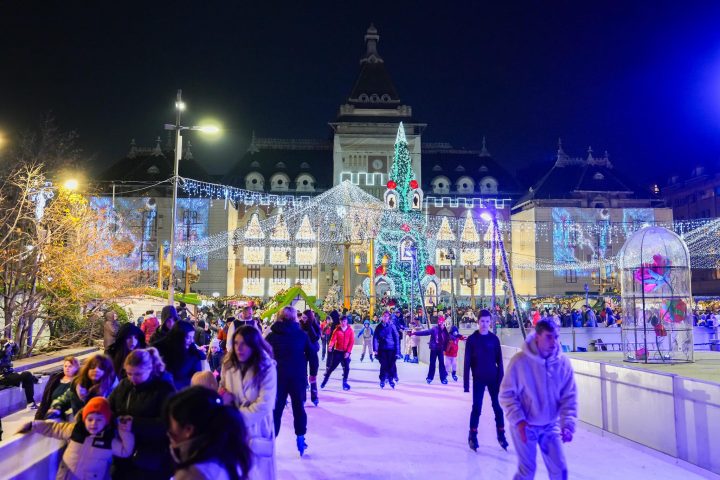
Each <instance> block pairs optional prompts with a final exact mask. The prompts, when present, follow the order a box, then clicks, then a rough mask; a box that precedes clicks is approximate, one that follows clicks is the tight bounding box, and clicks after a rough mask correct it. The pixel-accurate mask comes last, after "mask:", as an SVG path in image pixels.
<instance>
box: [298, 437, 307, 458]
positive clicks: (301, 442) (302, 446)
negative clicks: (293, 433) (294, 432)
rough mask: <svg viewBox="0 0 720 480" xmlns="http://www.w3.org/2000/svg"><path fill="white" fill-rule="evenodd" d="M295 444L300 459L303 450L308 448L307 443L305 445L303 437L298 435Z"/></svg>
mask: <svg viewBox="0 0 720 480" xmlns="http://www.w3.org/2000/svg"><path fill="white" fill-rule="evenodd" d="M295 444H296V445H297V449H298V452H300V456H301V457H302V456H303V454H304V453H305V450H307V448H308V445H307V443H305V435H298V436H297V438H296V439H295Z"/></svg>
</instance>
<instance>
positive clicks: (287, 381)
mask: <svg viewBox="0 0 720 480" xmlns="http://www.w3.org/2000/svg"><path fill="white" fill-rule="evenodd" d="M266 340H267V342H268V343H269V344H270V345H271V346H272V349H273V353H274V355H275V361H276V362H277V397H276V401H275V411H274V419H275V435H276V436H277V434H278V433H279V432H280V419H281V418H282V413H283V410H284V409H285V404H286V403H287V398H288V396H290V405H291V406H292V412H293V426H294V428H295V435H296V437H297V438H296V441H297V447H298V451H299V452H300V455H302V454H303V453H304V451H305V449H306V448H307V444H306V443H305V434H306V433H307V414H306V413H305V399H306V393H305V387H306V385H307V363H306V362H307V358H308V357H309V356H310V355H311V353H312V346H311V345H310V338H309V337H308V336H307V334H306V333H305V332H304V331H303V330H302V329H301V328H300V324H299V323H298V316H297V310H295V308H293V307H285V308H283V309H282V310H280V313H279V314H278V316H277V321H276V322H275V323H274V324H273V326H272V328H271V329H270V333H269V334H268V336H267V338H266Z"/></svg>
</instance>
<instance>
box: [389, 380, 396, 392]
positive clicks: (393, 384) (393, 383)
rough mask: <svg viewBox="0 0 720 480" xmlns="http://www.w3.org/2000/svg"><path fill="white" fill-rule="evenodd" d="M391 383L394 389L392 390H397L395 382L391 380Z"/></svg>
mask: <svg viewBox="0 0 720 480" xmlns="http://www.w3.org/2000/svg"><path fill="white" fill-rule="evenodd" d="M389 383H390V386H391V387H392V389H393V390H395V382H393V381H392V380H390V382H389Z"/></svg>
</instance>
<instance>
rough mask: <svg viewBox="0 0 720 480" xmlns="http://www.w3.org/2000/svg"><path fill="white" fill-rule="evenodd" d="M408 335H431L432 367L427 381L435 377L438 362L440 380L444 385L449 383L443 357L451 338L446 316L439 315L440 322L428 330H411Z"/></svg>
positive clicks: (430, 381) (429, 381)
mask: <svg viewBox="0 0 720 480" xmlns="http://www.w3.org/2000/svg"><path fill="white" fill-rule="evenodd" d="M408 335H412V336H418V337H425V336H428V335H429V336H430V342H429V344H428V346H429V347H430V368H429V369H428V374H427V379H426V380H427V383H428V384H430V383H432V381H433V378H435V363H438V367H439V370H440V381H441V382H442V383H443V385H447V370H445V359H444V358H443V357H444V355H443V352H445V348H447V343H448V341H449V339H450V334H449V333H448V331H447V329H446V328H445V317H443V316H439V317H438V324H437V325H436V326H434V327H432V328H430V329H427V330H420V331H419V332H409V333H408Z"/></svg>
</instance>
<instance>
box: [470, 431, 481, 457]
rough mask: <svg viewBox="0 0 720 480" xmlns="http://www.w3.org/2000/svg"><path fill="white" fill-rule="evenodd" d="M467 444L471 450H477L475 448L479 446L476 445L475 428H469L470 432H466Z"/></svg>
mask: <svg viewBox="0 0 720 480" xmlns="http://www.w3.org/2000/svg"><path fill="white" fill-rule="evenodd" d="M468 446H469V447H470V449H471V450H474V451H476V452H477V449H478V447H479V446H480V445H478V438H477V430H470V433H469V434H468Z"/></svg>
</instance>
